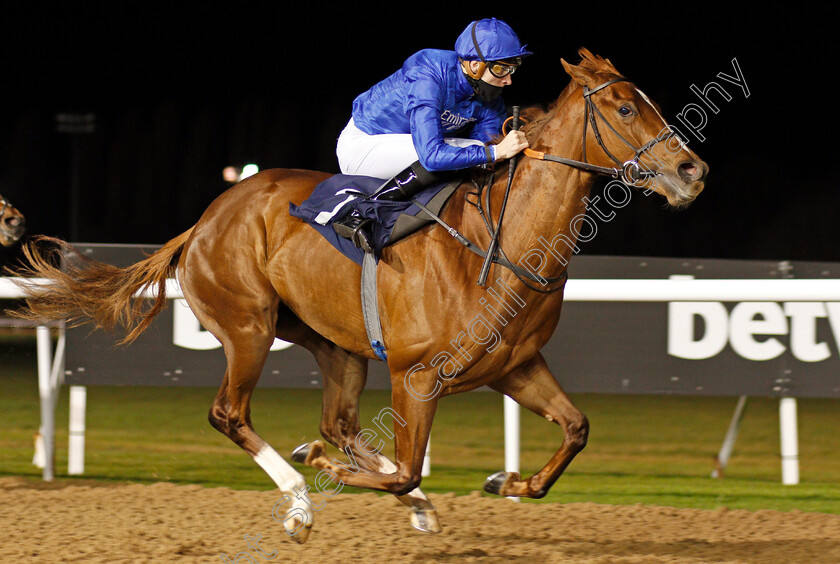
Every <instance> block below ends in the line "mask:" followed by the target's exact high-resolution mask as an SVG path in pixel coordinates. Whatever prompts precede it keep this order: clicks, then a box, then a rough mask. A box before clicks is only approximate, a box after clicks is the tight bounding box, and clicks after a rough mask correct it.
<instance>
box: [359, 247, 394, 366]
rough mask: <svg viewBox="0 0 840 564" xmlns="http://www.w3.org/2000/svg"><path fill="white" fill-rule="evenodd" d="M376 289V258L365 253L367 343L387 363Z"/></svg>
mask: <svg viewBox="0 0 840 564" xmlns="http://www.w3.org/2000/svg"><path fill="white" fill-rule="evenodd" d="M377 298H378V293H377V288H376V258H375V257H374V256H373V253H365V258H364V259H362V317H363V318H364V320H365V331H366V332H367V336H368V342H369V343H370V346H371V347H372V348H373V352H375V353H376V356H378V357H379V358H380V359H381V360H383V361H387V360H388V355H387V353H386V352H385V340H384V339H383V338H382V325H381V324H380V321H379V303H378V299H377Z"/></svg>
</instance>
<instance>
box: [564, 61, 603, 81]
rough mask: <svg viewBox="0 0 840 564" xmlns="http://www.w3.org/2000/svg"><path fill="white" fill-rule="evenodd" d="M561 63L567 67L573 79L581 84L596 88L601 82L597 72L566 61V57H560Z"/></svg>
mask: <svg viewBox="0 0 840 564" xmlns="http://www.w3.org/2000/svg"><path fill="white" fill-rule="evenodd" d="M560 63H561V64H562V65H563V68H564V69H566V72H567V73H568V74H569V76H571V77H572V80H574V81H575V82H577V83H578V84H580V85H581V86H586V87H588V88H594V87H595V86H597V85H598V84H599V81H598V78H597V77H596V76H595V73H593V72H592V71H590V70H589V69H585V68H583V67H580V66H575V65H572V64H569V63H567V62H566V60H565V59H560Z"/></svg>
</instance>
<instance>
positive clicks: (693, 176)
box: [678, 161, 705, 182]
mask: <svg viewBox="0 0 840 564" xmlns="http://www.w3.org/2000/svg"><path fill="white" fill-rule="evenodd" d="M678 172H679V175H680V178H682V179H683V180H684V181H686V182H692V181H694V180H699V179H701V178H702V177H703V175H704V174H705V172H704V167H703V166H702V165H701V164H700V163H697V162H695V161H688V162H684V163H682V164H681V165H680V166H679V167H678Z"/></svg>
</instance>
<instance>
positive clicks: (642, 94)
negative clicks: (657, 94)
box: [636, 88, 689, 151]
mask: <svg viewBox="0 0 840 564" xmlns="http://www.w3.org/2000/svg"><path fill="white" fill-rule="evenodd" d="M636 92H638V93H639V96H641V97H642V98H643V99H644V101H645V102H647V103H648V105H649V106H650V107H651V108H653V111H654V112H656V115H658V116H659V119H661V120H662V123H663V124H665V126H667V127H670V126H668V122H667V121H665V118H664V117H662V114H660V113H659V110H657V109H656V106H655V105H654V104H653V102H651V101H650V98H648V97H647V94H645V93H644V92H642V91H641V90H639V89H638V88H636ZM676 138H677V140H678V141H679V142H680V147H681V148H682V149H683V150H685V151H688V150H689V149H688V145H686V144H685V142H684V141H683V140H682V139H681V138H680V136H679V135H677V136H676Z"/></svg>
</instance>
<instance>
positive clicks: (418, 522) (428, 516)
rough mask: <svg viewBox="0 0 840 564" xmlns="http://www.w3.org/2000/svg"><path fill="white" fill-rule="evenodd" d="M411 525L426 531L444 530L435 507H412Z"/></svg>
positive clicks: (437, 531)
mask: <svg viewBox="0 0 840 564" xmlns="http://www.w3.org/2000/svg"><path fill="white" fill-rule="evenodd" d="M411 526H412V527H414V528H415V529H417V530H418V531H423V532H424V533H432V534H435V533H439V532H441V531H442V530H443V528H442V527H441V526H440V522H439V521H438V516H437V511H435V510H434V509H412V510H411Z"/></svg>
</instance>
